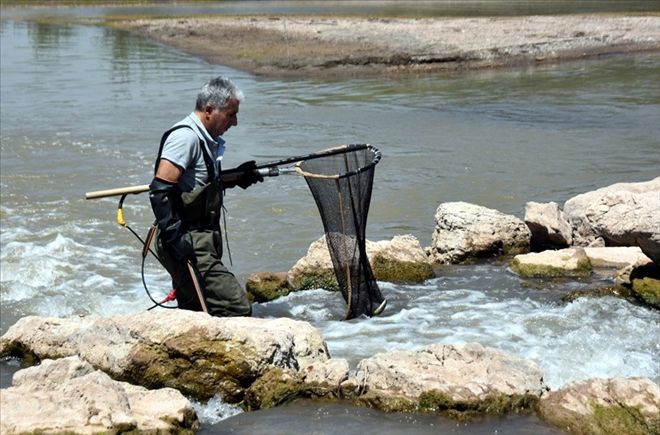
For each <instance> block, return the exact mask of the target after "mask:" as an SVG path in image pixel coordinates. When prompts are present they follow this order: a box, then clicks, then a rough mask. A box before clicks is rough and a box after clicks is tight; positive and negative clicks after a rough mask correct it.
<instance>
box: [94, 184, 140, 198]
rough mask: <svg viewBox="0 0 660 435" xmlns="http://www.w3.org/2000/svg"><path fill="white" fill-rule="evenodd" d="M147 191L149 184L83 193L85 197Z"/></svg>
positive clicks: (101, 196) (102, 196) (103, 196)
mask: <svg viewBox="0 0 660 435" xmlns="http://www.w3.org/2000/svg"><path fill="white" fill-rule="evenodd" d="M147 191H149V185H148V184H144V185H142V186H129V187H117V188H116V189H108V190H97V191H96V192H87V193H85V199H97V198H105V197H107V196H119V195H124V194H129V193H142V192H147Z"/></svg>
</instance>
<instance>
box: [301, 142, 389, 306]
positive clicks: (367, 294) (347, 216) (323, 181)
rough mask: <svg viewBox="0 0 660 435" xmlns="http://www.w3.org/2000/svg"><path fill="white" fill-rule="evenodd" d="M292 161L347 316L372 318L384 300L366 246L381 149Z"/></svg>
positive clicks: (346, 149) (353, 148)
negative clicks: (311, 203) (319, 224)
mask: <svg viewBox="0 0 660 435" xmlns="http://www.w3.org/2000/svg"><path fill="white" fill-rule="evenodd" d="M318 155H319V157H315V158H312V159H306V160H303V161H300V162H299V163H297V164H296V170H297V172H298V173H299V174H300V175H302V176H304V177H305V180H306V181H307V184H308V185H309V188H310V190H311V192H312V195H313V196H314V200H315V201H316V205H317V206H318V209H319V213H320V214H321V220H322V221H323V228H324V230H325V238H326V241H327V243H328V250H329V251H330V257H331V258H332V264H333V266H334V270H335V275H336V277H337V282H338V284H339V288H340V290H341V293H342V296H343V297H344V300H345V301H346V304H347V305H348V309H347V312H346V319H352V318H355V317H358V316H360V315H362V314H366V315H367V316H373V315H378V314H380V313H381V312H382V311H383V309H384V308H385V304H386V300H385V298H383V295H382V294H381V292H380V289H379V288H378V285H377V284H376V279H375V278H374V274H373V271H372V270H371V266H370V265H369V260H368V258H367V252H366V247H365V239H366V237H365V229H366V226H367V214H368V212H369V203H370V202H371V188H372V185H373V179H374V170H375V167H376V164H377V163H378V162H379V161H380V152H379V151H378V150H377V149H376V148H375V147H373V146H371V145H364V144H360V145H344V146H340V147H337V148H333V149H330V150H326V151H324V152H321V153H318Z"/></svg>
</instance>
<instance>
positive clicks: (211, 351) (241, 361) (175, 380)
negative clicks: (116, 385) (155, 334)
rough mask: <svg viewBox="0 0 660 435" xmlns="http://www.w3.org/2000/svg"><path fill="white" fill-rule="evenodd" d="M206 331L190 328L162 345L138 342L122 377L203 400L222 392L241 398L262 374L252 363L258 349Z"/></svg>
mask: <svg viewBox="0 0 660 435" xmlns="http://www.w3.org/2000/svg"><path fill="white" fill-rule="evenodd" d="M205 335H206V334H205V333H204V332H203V331H195V330H194V329H191V330H190V331H188V332H186V333H185V334H182V335H180V336H178V337H175V338H172V339H169V340H167V341H166V342H164V343H163V345H162V346H150V345H148V344H139V345H138V346H136V347H135V348H134V349H133V350H132V351H131V365H130V367H129V369H128V370H127V371H126V372H124V373H123V374H121V378H123V380H126V381H128V382H132V383H136V384H138V385H143V386H145V387H148V388H162V387H171V388H176V389H177V390H179V391H181V392H182V393H184V394H186V395H188V396H192V397H194V398H197V399H201V400H207V399H210V398H211V397H213V396H214V395H215V394H218V393H220V394H221V395H222V397H223V400H225V401H226V402H228V403H238V402H240V401H242V400H243V396H244V394H245V390H246V389H247V388H248V387H249V386H250V385H251V384H252V383H253V382H254V380H255V379H257V377H258V376H259V374H260V373H258V372H257V369H256V367H255V364H254V363H253V361H257V360H258V357H259V356H258V355H257V352H256V350H254V349H252V348H250V347H249V346H246V345H242V344H239V343H233V342H231V341H219V340H209V339H207V338H205Z"/></svg>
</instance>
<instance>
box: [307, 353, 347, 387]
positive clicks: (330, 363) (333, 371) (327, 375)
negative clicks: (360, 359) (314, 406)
mask: <svg viewBox="0 0 660 435" xmlns="http://www.w3.org/2000/svg"><path fill="white" fill-rule="evenodd" d="M348 371H349V367H348V361H346V360H345V359H329V360H327V361H318V362H314V363H312V364H309V365H308V366H307V367H305V369H304V370H302V371H301V373H302V374H303V380H304V381H305V382H307V383H310V384H313V383H316V384H326V385H329V386H331V387H333V388H336V387H339V385H340V384H341V383H342V382H344V381H345V380H347V379H348Z"/></svg>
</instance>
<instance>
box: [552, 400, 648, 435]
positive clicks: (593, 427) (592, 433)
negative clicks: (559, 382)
mask: <svg viewBox="0 0 660 435" xmlns="http://www.w3.org/2000/svg"><path fill="white" fill-rule="evenodd" d="M591 409H592V413H591V414H589V415H577V414H569V415H565V416H564V417H563V418H559V419H557V418H551V419H550V420H548V419H547V417H550V416H544V415H541V417H544V418H546V421H548V423H550V424H552V425H554V426H556V427H558V428H561V429H563V430H565V431H566V432H568V433H570V434H573V435H622V434H626V435H657V434H660V420H659V419H657V418H655V419H645V418H644V416H643V415H642V413H641V412H640V410H639V408H637V407H630V406H622V405H617V406H603V405H600V404H596V403H593V404H592V405H591Z"/></svg>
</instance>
